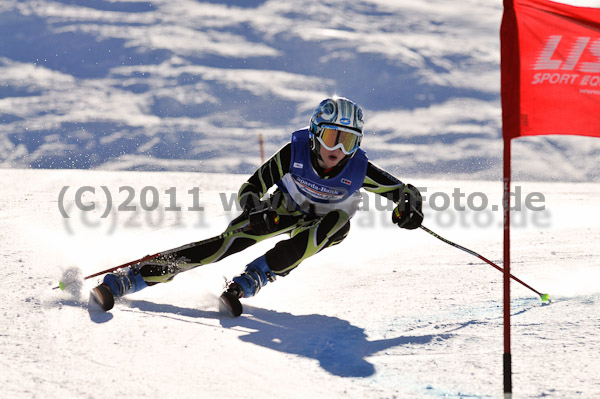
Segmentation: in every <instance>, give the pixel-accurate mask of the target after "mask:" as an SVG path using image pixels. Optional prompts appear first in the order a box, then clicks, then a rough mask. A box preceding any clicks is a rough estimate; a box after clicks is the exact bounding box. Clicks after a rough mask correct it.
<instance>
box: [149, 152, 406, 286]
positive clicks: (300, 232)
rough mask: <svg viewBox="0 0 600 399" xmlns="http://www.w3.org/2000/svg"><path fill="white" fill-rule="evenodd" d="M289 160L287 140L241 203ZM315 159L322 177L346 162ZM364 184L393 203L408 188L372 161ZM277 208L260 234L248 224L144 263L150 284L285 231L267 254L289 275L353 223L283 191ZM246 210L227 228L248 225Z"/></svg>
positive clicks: (257, 194)
mask: <svg viewBox="0 0 600 399" xmlns="http://www.w3.org/2000/svg"><path fill="white" fill-rule="evenodd" d="M290 160H291V144H289V143H288V144H286V145H285V146H284V147H283V148H281V150H279V151H278V152H277V153H276V154H275V155H273V156H272V157H271V158H270V159H269V160H268V161H266V162H265V163H264V164H263V165H261V166H260V167H259V168H258V169H257V170H256V172H255V173H254V174H253V175H252V176H251V177H250V178H249V179H248V180H247V181H246V182H245V183H244V184H243V185H242V186H241V188H240V190H239V192H238V201H239V203H240V205H241V206H242V208H243V209H245V210H247V209H252V208H253V207H252V205H253V204H254V203H258V201H260V199H261V198H263V197H264V195H265V194H266V193H267V191H268V190H269V189H270V188H271V187H273V186H274V185H275V184H276V183H277V182H278V181H279V180H280V179H281V178H282V177H283V176H284V175H285V174H287V173H289V168H290ZM312 164H313V166H314V165H317V166H315V169H316V171H317V173H319V175H321V176H322V177H323V178H327V177H328V176H335V175H336V174H337V173H339V172H340V171H341V169H342V168H343V167H344V165H345V163H343V162H341V163H340V164H339V165H338V166H336V167H334V168H333V169H332V170H330V171H327V172H325V171H324V170H323V169H321V168H320V167H318V163H317V161H316V159H312ZM362 188H364V189H365V190H367V191H370V192H373V193H376V194H378V195H381V196H383V197H385V198H387V199H389V200H391V201H393V202H395V203H398V202H399V201H400V200H401V199H403V198H404V193H405V191H406V190H408V188H407V186H406V185H405V184H404V183H402V182H401V181H400V180H398V179H397V178H396V177H394V176H392V175H391V174H389V173H388V172H386V171H384V170H383V169H381V168H379V167H377V166H376V165H375V164H373V163H371V162H369V163H368V166H367V173H366V176H365V179H364V182H363V185H362ZM276 211H277V213H278V214H279V216H280V222H279V224H278V228H277V230H276V231H275V232H273V233H271V234H267V235H256V234H253V233H252V231H251V230H250V231H246V232H240V233H236V234H233V235H231V236H228V237H226V238H224V239H221V240H217V241H214V242H211V243H209V244H203V245H198V246H192V247H190V248H187V249H185V250H182V251H178V252H170V253H167V254H166V255H164V256H163V257H161V258H159V259H156V260H152V261H148V262H145V263H142V264H141V265H140V271H141V273H142V276H144V280H145V281H146V282H147V283H149V284H155V283H159V282H160V283H162V282H168V281H171V280H172V279H173V277H174V276H175V275H176V274H178V273H180V272H182V271H186V270H190V269H193V268H195V267H198V266H201V265H206V264H209V263H213V262H217V261H219V260H221V259H223V258H225V257H227V256H229V255H232V254H234V253H237V252H240V251H242V250H244V249H246V248H248V247H250V246H251V245H254V244H256V243H258V242H261V241H263V240H266V239H268V238H271V237H274V236H277V235H281V234H285V233H287V234H289V235H290V239H288V240H284V241H281V242H278V243H277V244H276V245H275V247H274V248H272V249H271V250H269V251H268V252H267V253H266V254H265V255H266V257H267V263H268V265H269V267H270V268H271V269H272V270H273V272H274V273H275V274H279V275H285V274H287V273H289V272H290V271H291V270H293V269H294V268H295V267H297V266H298V265H299V264H300V263H301V262H302V261H303V260H305V259H307V258H308V257H310V256H312V255H314V254H316V253H317V252H319V251H321V250H322V249H324V248H326V247H328V246H331V245H335V244H338V243H339V242H341V241H342V240H343V239H344V238H345V237H346V235H347V233H348V230H349V228H350V220H349V219H350V218H349V217H348V215H347V214H345V213H344V212H343V211H332V212H330V213H328V214H327V215H324V216H323V217H320V218H317V217H315V216H312V217H311V216H308V215H305V214H303V213H301V212H300V211H296V210H293V211H291V210H289V209H288V208H287V204H286V197H285V196H283V201H282V202H281V203H280V204H279V206H278V208H277V209H276ZM247 215H248V213H247V212H244V213H243V214H242V215H240V216H239V217H238V218H237V219H235V220H233V221H232V222H231V223H230V224H229V226H228V227H227V229H226V231H233V230H236V229H239V228H240V227H245V226H247V225H248V216H247Z"/></svg>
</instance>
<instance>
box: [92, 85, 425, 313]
mask: <svg viewBox="0 0 600 399" xmlns="http://www.w3.org/2000/svg"><path fill="white" fill-rule="evenodd" d="M363 124H364V122H363V114H362V110H361V109H360V107H359V106H358V105H357V104H355V103H354V102H352V101H351V100H349V99H346V98H343V97H337V96H334V97H330V98H327V99H325V100H323V101H322V102H321V103H320V104H319V105H318V107H317V108H316V109H315V110H314V112H313V115H312V116H311V118H310V124H309V126H308V127H307V128H304V129H300V130H297V131H295V132H294V133H292V138H291V142H290V143H288V144H286V145H285V146H284V147H283V148H281V149H280V150H279V151H278V152H277V153H276V154H275V155H273V156H272V157H271V158H270V159H269V160H268V161H267V162H265V163H264V164H263V165H262V166H260V167H259V168H258V170H257V171H256V172H255V173H254V174H253V175H252V176H251V177H250V178H249V179H248V180H247V181H246V182H245V183H244V184H243V185H242V187H241V188H240V190H239V193H238V200H239V203H240V205H241V207H242V209H243V212H242V214H241V215H240V216H239V217H237V218H236V219H234V220H233V221H232V222H231V223H230V224H229V226H228V227H227V229H226V231H225V233H226V234H223V235H221V236H219V237H216V238H214V239H211V240H205V241H200V242H198V243H192V244H190V245H187V246H184V247H181V248H178V249H175V250H172V251H167V252H166V253H163V254H162V255H160V256H159V257H158V258H156V259H152V260H148V261H143V262H140V263H138V264H136V265H134V266H129V267H126V268H123V269H119V270H118V271H116V272H114V273H111V274H107V275H106V276H105V277H104V280H103V282H102V284H100V285H99V286H98V287H96V288H94V289H93V290H92V294H93V296H94V298H95V299H96V301H97V302H98V303H99V304H100V305H101V306H102V308H103V309H104V310H110V309H111V308H112V307H113V305H114V297H121V296H123V295H125V294H130V293H133V292H136V291H139V290H141V289H142V288H144V287H146V286H150V285H154V284H157V283H164V282H168V281H171V280H172V279H173V277H175V275H176V274H178V273H180V272H182V271H185V270H189V269H191V268H194V267H197V266H200V265H206V264H209V263H213V262H217V261H219V260H221V259H223V258H225V257H227V256H229V255H231V254H234V253H237V252H240V251H242V250H244V249H246V248H248V247H249V246H251V245H253V244H256V243H257V242H260V241H262V240H265V239H267V238H271V237H274V236H277V235H280V234H284V233H285V234H288V235H289V236H290V238H289V239H287V240H283V241H280V242H278V243H277V244H276V245H275V246H274V247H273V248H272V249H271V250H269V251H267V252H266V253H265V254H264V255H262V256H260V257H259V258H257V259H255V260H253V261H252V262H250V263H249V264H248V265H247V266H246V268H245V270H244V272H243V273H242V274H240V275H238V276H236V277H234V278H233V280H232V281H230V282H229V283H228V284H227V286H226V289H225V291H224V292H223V294H222V295H221V297H220V300H221V303H222V304H223V305H224V306H225V307H226V309H227V310H229V312H230V313H231V314H232V315H233V316H239V315H240V314H241V313H242V310H243V309H242V305H241V303H240V301H239V299H240V298H249V297H252V296H254V295H255V294H256V293H258V291H259V290H260V289H261V288H262V287H264V286H265V285H267V283H269V282H274V281H275V280H276V278H277V277H283V276H286V275H287V274H288V273H290V272H291V271H292V270H293V269H294V268H296V267H297V266H298V265H300V263H301V262H302V261H303V260H305V259H307V258H308V257H310V256H312V255H314V254H316V253H317V252H319V251H321V250H323V249H324V248H327V247H330V246H332V245H336V244H339V243H340V242H341V241H342V240H343V239H344V238H345V237H346V235H347V234H348V231H349V229H350V219H351V218H352V216H353V215H354V214H355V213H356V211H357V209H358V206H359V204H360V200H361V194H360V191H359V190H360V189H361V188H364V189H365V190H367V191H370V192H374V193H377V194H379V195H382V196H384V197H386V198H388V199H389V200H392V201H393V202H394V203H396V204H397V206H396V207H395V208H394V210H393V212H392V221H393V222H394V223H395V224H397V225H398V226H399V227H401V228H405V229H416V228H417V227H419V226H420V225H421V222H422V221H423V214H422V200H421V194H420V193H419V190H418V189H417V188H416V187H414V186H412V185H410V184H404V183H402V182H401V181H400V180H398V179H397V178H395V177H394V176H392V175H390V174H389V173H387V172H385V171H384V170H382V169H380V168H379V167H377V166H375V165H374V164H373V163H371V162H370V161H369V160H368V159H367V156H366V154H365V152H364V151H363V150H362V149H361V148H360V143H361V141H362V138H363ZM275 185H276V186H277V189H276V190H275V191H274V192H273V194H272V195H271V196H270V197H268V198H263V197H264V196H265V195H266V193H267V191H268V190H269V189H270V188H271V187H272V186H275Z"/></svg>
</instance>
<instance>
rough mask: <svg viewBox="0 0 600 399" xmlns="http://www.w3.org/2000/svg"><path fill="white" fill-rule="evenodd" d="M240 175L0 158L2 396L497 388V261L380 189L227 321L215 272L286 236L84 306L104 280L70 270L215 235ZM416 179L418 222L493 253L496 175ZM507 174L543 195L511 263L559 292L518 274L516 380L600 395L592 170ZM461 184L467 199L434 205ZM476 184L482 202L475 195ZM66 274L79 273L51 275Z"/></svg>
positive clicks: (497, 232)
mask: <svg viewBox="0 0 600 399" xmlns="http://www.w3.org/2000/svg"><path fill="white" fill-rule="evenodd" d="M244 180H245V176H242V175H225V174H200V173H198V174H196V173H175V172H107V171H63V170H1V171H0V185H1V186H2V202H1V203H0V242H2V244H3V251H2V260H3V267H4V270H5V273H4V275H3V284H2V287H3V289H2V290H1V291H0V314H1V315H2V320H3V321H2V323H0V384H1V386H2V397H3V398H11V399H12V398H106V397H135V398H165V397H178V398H198V397H202V398H234V397H256V398H283V397H285V398H306V397H312V398H338V397H339V398H342V397H352V398H393V397H396V398H501V397H502V353H503V338H502V274H501V273H500V272H498V271H497V270H495V269H494V268H492V267H491V266H489V265H488V264H486V263H484V262H482V261H480V260H479V259H477V258H476V257H473V256H471V255H469V254H467V253H465V252H463V251H460V250H458V249H456V248H453V247H451V246H449V245H446V244H444V243H443V242H441V241H439V240H437V239H436V238H434V237H432V236H431V235H429V234H427V233H426V232H425V231H423V230H421V229H418V230H415V231H406V230H400V229H398V228H396V227H394V226H392V225H391V223H390V222H389V219H390V212H389V210H386V207H388V205H387V204H384V203H381V202H379V203H377V202H376V201H375V198H374V197H370V196H369V197H368V198H369V199H368V201H369V202H368V204H367V205H368V206H366V207H365V208H368V210H367V209H365V210H363V211H360V212H359V213H358V214H357V215H356V216H355V217H354V219H353V222H352V228H351V231H350V234H349V236H348V237H347V239H346V240H345V241H344V242H343V243H341V244H340V245H338V246H336V247H333V248H329V249H326V250H325V251H323V252H322V253H320V254H318V255H317V256H314V257H313V258H311V259H309V260H307V261H305V262H304V263H303V264H302V265H300V266H299V267H298V268H297V269H296V270H294V271H293V272H292V273H291V274H290V275H288V276H287V277H284V278H278V279H277V281H275V282H274V283H270V284H269V285H267V286H266V287H264V288H263V290H262V291H261V292H260V293H259V294H258V295H257V296H256V297H254V298H251V299H248V300H244V301H243V303H244V307H245V312H244V314H243V315H242V316H241V317H239V318H237V319H232V318H230V317H228V316H227V315H225V314H222V313H220V312H219V310H218V306H217V298H218V295H219V294H220V292H221V290H222V287H223V284H224V277H226V278H231V277H233V276H234V275H236V274H237V273H239V272H241V271H242V270H243V268H244V266H245V265H246V264H247V263H248V262H250V261H251V260H253V259H254V258H255V257H257V256H259V255H260V254H262V253H263V252H264V251H266V250H267V249H268V248H270V247H271V246H273V245H274V242H275V241H276V240H277V239H274V240H270V241H266V242H263V243H261V244H258V245H256V246H255V247H252V248H250V249H248V250H246V251H244V252H242V253H240V254H236V255H233V256H231V257H229V258H227V259H225V260H223V261H221V262H219V263H216V264H212V265H206V266H203V267H200V268H197V269H195V270H192V271H189V272H186V273H184V274H181V275H179V276H177V277H176V278H175V280H174V281H173V282H171V283H168V284H164V285H159V286H155V287H150V288H147V289H145V290H143V291H141V292H139V293H136V294H133V295H131V296H129V297H126V299H123V300H120V301H117V304H116V306H115V308H114V309H113V310H112V311H111V312H110V313H102V312H99V311H98V309H96V308H94V307H93V306H89V303H88V302H89V294H88V292H89V289H90V288H91V287H92V286H93V285H94V284H96V282H97V281H98V280H97V279H96V278H92V279H89V280H86V281H85V283H81V280H77V279H76V277H77V275H79V276H86V275H89V274H92V273H95V272H97V271H100V270H103V269H106V268H109V267H112V266H115V265H119V264H122V263H125V262H128V261H130V260H133V259H136V258H139V257H141V256H144V255H146V254H149V253H155V252H158V251H161V250H164V249H169V248H172V247H176V246H179V245H182V244H186V243H188V242H192V241H198V240H201V239H203V238H208V237H211V236H213V235H216V234H218V233H220V232H221V231H222V230H223V229H224V227H225V226H226V224H227V222H228V221H229V220H231V218H232V217H233V216H235V215H236V214H237V211H236V210H235V204H234V203H233V202H231V201H230V200H231V198H232V195H234V193H235V192H237V189H238V188H239V185H240V184H241V183H242V182H243V181H244ZM410 182H411V183H413V184H415V185H417V186H420V187H422V188H424V189H426V190H427V195H428V197H427V198H428V199H427V201H426V206H425V212H426V218H425V221H424V224H425V225H426V226H427V227H429V228H430V229H432V230H434V231H436V232H437V233H439V234H441V235H442V236H444V237H446V238H448V239H450V240H452V241H455V242H457V243H458V244H461V245H463V246H465V247H467V248H469V249H472V250H474V251H477V252H479V253H481V254H482V255H483V256H485V257H487V258H489V259H491V260H492V261H494V262H496V263H497V264H499V265H502V228H501V222H502V218H501V212H500V211H497V210H496V211H494V210H493V209H497V206H498V205H500V204H501V199H500V198H501V191H502V187H501V184H500V183H497V182H477V181H439V180H415V179H412V180H410ZM515 186H518V187H519V188H520V190H521V191H520V193H521V202H525V201H524V199H525V198H526V196H528V195H529V194H532V193H533V194H535V195H539V194H543V201H537V202H534V203H532V204H529V205H533V206H535V209H534V210H529V209H526V207H523V208H522V210H521V211H514V212H513V215H512V216H513V219H514V223H515V226H514V227H513V241H512V242H513V246H512V256H513V263H512V272H513V274H514V275H516V276H517V277H519V278H520V279H522V280H523V281H525V282H527V283H528V284H530V285H531V286H532V287H534V288H535V289H537V290H539V291H541V292H544V293H546V292H547V293H549V295H550V298H551V299H552V303H551V304H550V305H543V304H542V302H541V300H540V298H539V297H538V296H537V295H536V294H535V293H533V292H531V291H529V290H528V289H526V288H524V287H523V286H521V285H520V284H517V283H514V282H513V283H512V286H511V287H512V305H511V313H512V325H513V327H512V339H513V340H512V354H513V371H514V375H513V383H514V397H516V398H561V399H562V398H597V397H600V379H599V378H598V375H599V373H600V357H599V356H598V353H600V332H599V331H600V312H599V309H600V287H599V286H598V282H599V281H600V263H599V261H598V259H599V258H598V255H599V249H600V224H599V223H600V220H599V219H598V218H597V217H594V216H593V215H595V214H596V213H597V205H598V202H599V200H600V186H599V185H598V184H590V183H533V182H526V183H515ZM65 187H66V189H65ZM123 187H127V188H125V189H122V188H123ZM457 189H458V190H460V193H462V194H464V197H463V198H459V203H457V204H451V205H450V209H443V200H444V198H446V197H447V198H449V199H450V201H451V202H452V200H453V197H452V194H453V192H454V191H455V190H457ZM92 190H93V191H92ZM120 190H122V191H120ZM154 190H156V191H154ZM167 190H169V191H168V192H167ZM77 192H79V193H80V194H81V195H80V197H79V205H78V204H77ZM107 192H108V193H110V194H111V198H110V199H109V198H108V197H107V196H106V193H107ZM131 192H133V194H134V195H133V198H132V199H131V201H129V198H128V197H129V196H130V193H131ZM515 192H516V188H515ZM153 193H157V194H158V195H157V197H156V200H155V197H153V195H154V194H153ZM61 194H62V195H61ZM469 198H471V204H470V206H468V205H469V204H467V202H468V199H469ZM483 198H487V200H488V201H489V203H488V204H487V208H485V209H481V210H479V211H473V210H469V209H468V208H469V207H478V206H479V204H480V203H481V201H482V200H483ZM531 198H533V197H530V199H531ZM535 198H538V199H539V197H535ZM433 200H435V201H433ZM108 204H111V206H112V209H111V210H110V211H109V212H107V213H106V215H105V216H106V217H104V218H102V216H103V215H104V214H105V211H106V209H107V206H108ZM124 204H126V205H128V206H132V207H135V210H125V208H124V207H123V205H124ZM455 205H458V206H459V207H460V206H466V209H465V210H464V211H460V210H456V211H455V210H454V206H455ZM494 205H496V207H494ZM541 205H543V207H544V209H543V210H541V209H540V206H541ZM80 206H81V209H80ZM86 206H87V207H88V208H85V207H86ZM177 206H179V207H180V208H181V209H179V210H177V209H178V208H177ZM91 208H93V209H91ZM119 208H121V209H119ZM144 208H145V209H144ZM167 208H172V209H171V210H167ZM82 209H89V210H82ZM200 209H202V211H200ZM63 211H64V212H65V214H66V216H68V218H67V217H65V215H63V214H62V212H63ZM68 278H71V279H75V281H80V283H79V284H77V283H75V284H73V285H71V288H68V289H66V290H65V291H60V290H53V289H52V288H53V287H54V286H55V285H57V284H58V282H59V280H61V279H63V280H65V279H68Z"/></svg>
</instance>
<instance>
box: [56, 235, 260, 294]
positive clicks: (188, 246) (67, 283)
mask: <svg viewBox="0 0 600 399" xmlns="http://www.w3.org/2000/svg"><path fill="white" fill-rule="evenodd" d="M248 230H250V227H249V226H244V227H240V228H238V229H235V230H231V231H226V232H224V233H222V234H220V235H218V236H215V237H211V238H207V239H206V240H202V241H198V242H193V243H190V244H186V245H182V246H181V247H178V248H175V249H171V250H168V251H164V252H158V253H155V254H154V255H146V256H144V257H142V258H140V259H136V260H132V261H131V262H127V263H123V264H122V265H119V266H114V267H111V268H110V269H106V270H102V271H101V272H97V273H94V274H90V275H89V276H86V277H84V278H83V279H84V280H87V279H90V278H92V277H96V276H101V275H103V274H106V273H110V272H114V271H115V270H118V269H122V268H124V267H127V266H131V265H135V264H137V263H140V262H145V261H147V260H152V259H156V258H158V257H159V256H161V255H168V254H170V253H173V252H177V251H181V250H184V249H187V248H191V247H193V246H196V245H204V244H208V243H211V242H214V241H218V240H222V239H224V238H227V237H230V236H232V235H234V234H238V233H243V232H245V231H248ZM69 284H70V283H69V282H64V281H60V282H59V283H58V285H57V286H55V287H52V289H53V290H56V289H59V288H60V289H61V290H64V289H65V288H66V287H67V286H68V285H69Z"/></svg>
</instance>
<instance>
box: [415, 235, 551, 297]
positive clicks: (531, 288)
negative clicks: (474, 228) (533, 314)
mask: <svg viewBox="0 0 600 399" xmlns="http://www.w3.org/2000/svg"><path fill="white" fill-rule="evenodd" d="M420 227H421V228H422V229H423V230H425V231H426V232H428V233H429V234H431V235H432V236H434V237H435V238H437V239H439V240H441V241H443V242H445V243H446V244H449V245H452V246H453V247H454V248H458V249H460V250H462V251H465V252H466V253H468V254H471V255H473V256H475V257H477V258H479V259H481V260H482V261H484V262H486V263H487V264H489V265H491V266H493V267H495V268H496V269H498V270H500V271H501V272H504V269H503V268H501V267H500V266H498V265H497V264H495V263H494V262H492V261H490V260H489V259H487V258H485V257H483V256H481V255H479V254H478V253H477V252H474V251H471V250H470V249H467V248H465V247H463V246H461V245H458V244H456V243H454V242H452V241H450V240H447V239H445V238H444V237H442V236H440V235H439V234H436V233H434V232H433V231H431V230H429V229H428V228H427V227H425V226H423V225H421V226H420ZM510 278H512V279H513V280H515V281H516V282H517V283H519V284H521V285H523V286H524V287H526V288H529V289H530V290H531V291H533V292H535V293H536V294H538V295H539V296H540V298H541V299H542V302H546V301H548V302H551V301H550V297H549V296H548V294H542V293H541V292H539V291H538V290H536V289H534V288H533V287H531V286H530V285H528V284H526V283H524V282H523V281H521V280H520V279H518V278H517V277H515V276H513V275H512V274H511V275H510Z"/></svg>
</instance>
